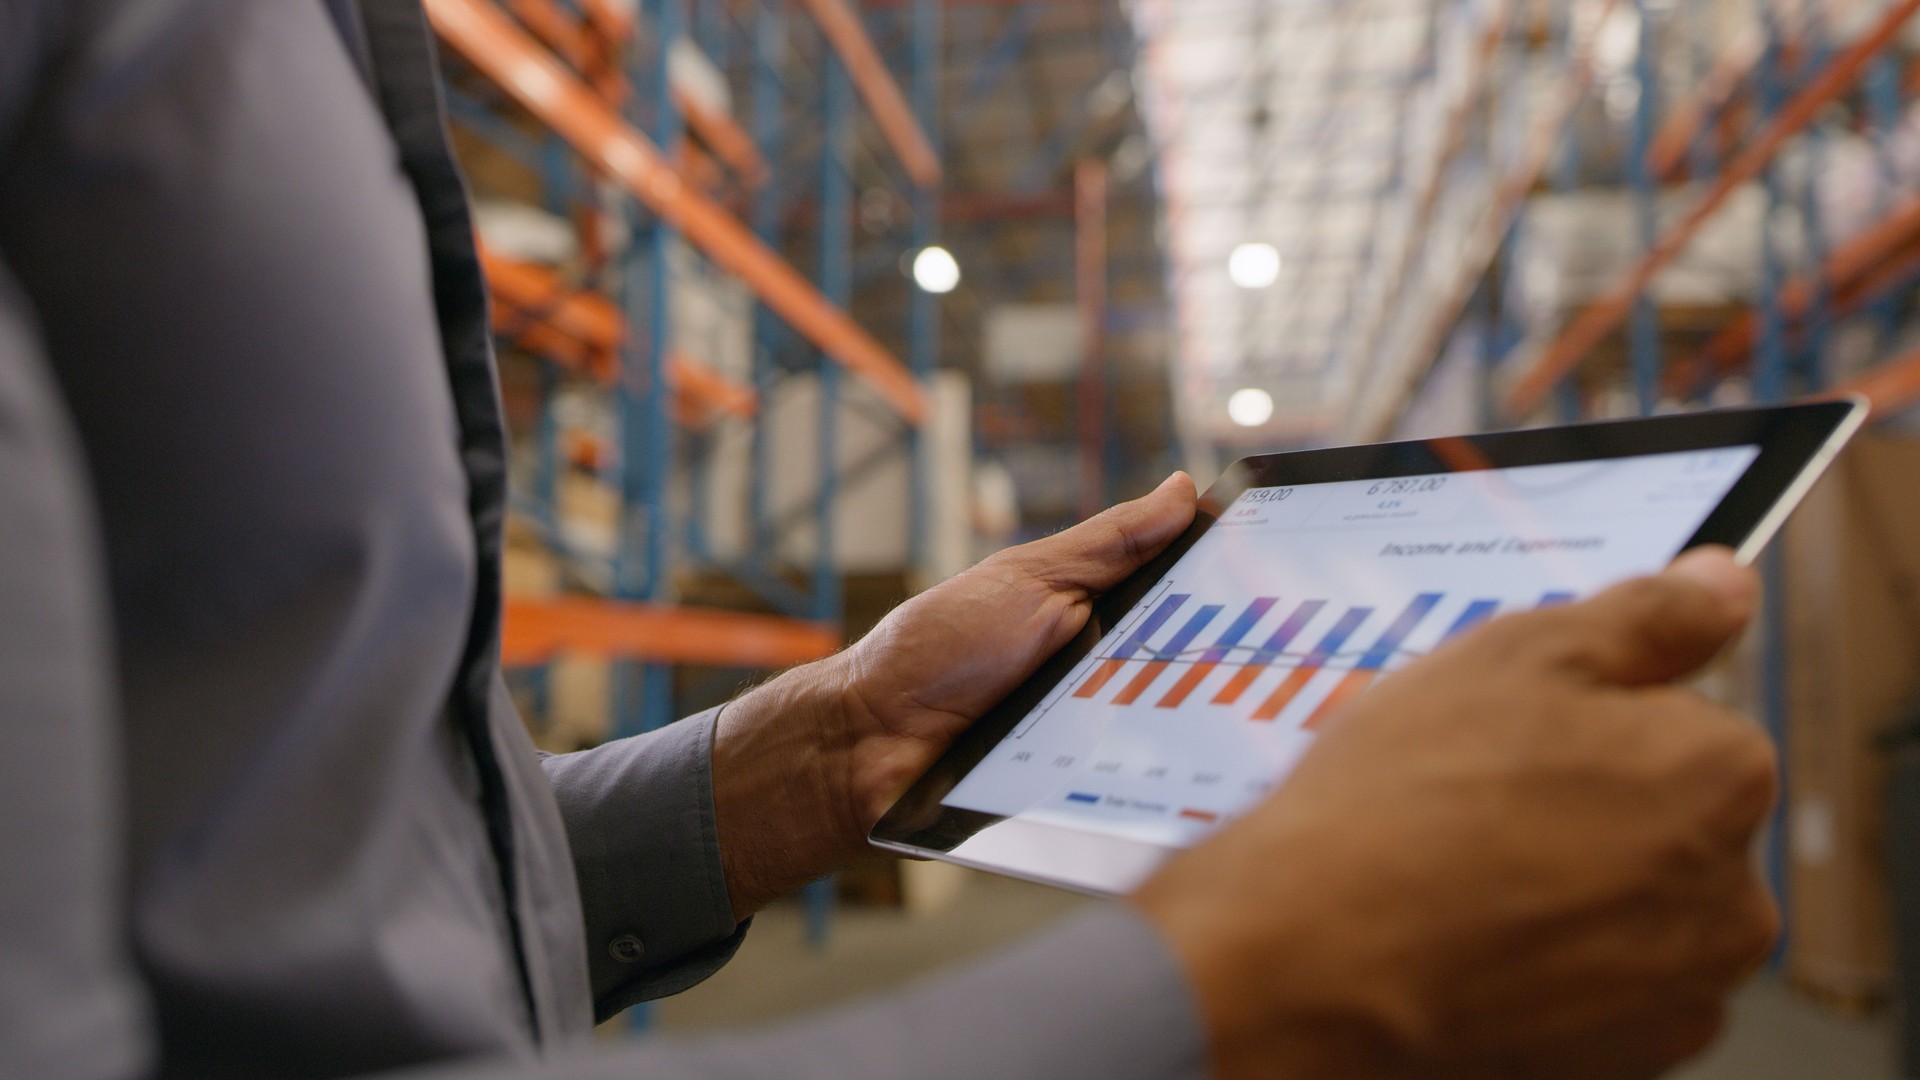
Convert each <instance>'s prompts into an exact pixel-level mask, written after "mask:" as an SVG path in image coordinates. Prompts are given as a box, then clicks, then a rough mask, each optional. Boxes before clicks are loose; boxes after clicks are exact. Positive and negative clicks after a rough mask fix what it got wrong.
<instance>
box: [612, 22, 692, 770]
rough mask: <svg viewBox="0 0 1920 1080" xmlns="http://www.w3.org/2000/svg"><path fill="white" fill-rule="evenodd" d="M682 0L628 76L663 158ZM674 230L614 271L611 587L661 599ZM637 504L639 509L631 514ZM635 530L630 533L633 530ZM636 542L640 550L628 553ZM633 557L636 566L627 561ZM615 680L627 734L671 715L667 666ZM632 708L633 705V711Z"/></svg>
mask: <svg viewBox="0 0 1920 1080" xmlns="http://www.w3.org/2000/svg"><path fill="white" fill-rule="evenodd" d="M684 3H685V0H648V3H647V4H646V5H645V10H646V11H647V12H648V13H650V14H651V15H652V16H653V18H652V28H653V34H652V38H653V43H654V50H653V55H652V56H651V57H649V58H648V61H649V62H650V63H649V66H646V67H643V68H642V69H641V70H637V71H632V72H630V76H631V81H632V83H633V86H634V87H635V89H636V91H639V90H640V89H641V88H645V89H644V91H643V92H637V93H636V94H635V95H634V102H633V109H634V111H635V112H636V114H638V115H635V116H634V117H633V118H632V119H634V120H635V122H637V123H639V124H641V125H642V126H643V129H644V130H646V132H647V134H648V135H649V136H651V137H652V139H653V141H654V144H655V145H656V146H658V147H660V152H661V153H662V154H667V155H671V154H672V153H673V152H674V148H675V147H676V146H678V145H679V143H680V137H681V119H680V115H679V110H678V109H676V108H675V107H674V102H673V93H672V82H671V76H670V75H669V64H668V56H669V53H670V51H671V49H672V48H673V43H674V42H675V41H676V40H678V39H679V36H680V28H681V23H682V15H683V11H682V5H683V4H684ZM674 240H675V231H674V229H673V228H672V227H671V226H669V225H668V224H667V223H666V222H665V221H664V220H662V219H661V218H659V217H658V216H650V217H649V218H648V220H647V221H646V222H645V224H643V225H641V226H639V227H637V228H636V229H635V230H634V232H633V235H632V237H631V238H630V242H629V243H628V245H627V249H626V257H625V260H624V262H625V266H624V270H625V273H623V274H622V276H621V295H622V300H623V304H622V307H623V309H624V310H625V313H626V319H627V325H628V326H629V327H633V328H644V333H630V334H629V335H628V340H627V343H626V345H625V346H624V347H623V351H622V364H621V372H620V388H619V395H618V400H619V404H620V439H621V452H620V475H621V500H620V503H621V518H620V529H619V536H620V539H619V558H618V561H617V564H616V565H617V570H616V574H615V586H616V592H617V593H618V595H619V596H620V597H621V598H622V599H636V600H646V601H656V602H657V601H660V600H664V599H666V598H667V594H668V584H669V580H668V573H669V571H668V565H667V563H668V557H669V554H670V545H671V543H672V538H673V530H672V529H671V528H670V526H669V522H668V521H667V490H668V486H669V483H670V480H671V477H672V476H673V427H672V424H673V412H672V409H671V407H670V406H671V403H670V400H669V394H670V390H669V389H668V386H667V366H668V358H667V357H668V353H669V351H670V350H671V348H672V336H671V334H672V326H671V321H672V313H671V310H670V307H671V304H670V299H671V294H670V289H671V287H672V276H673V268H672V265H671V260H672V252H673V245H674ZM636 508H637V510H638V513H637V514H636V512H635V511H636ZM636 532H637V533H638V534H639V535H638V536H635V533H636ZM636 547H637V548H638V550H637V551H636V550H635V549H636ZM636 558H637V560H638V562H639V566H638V568H637V569H636V568H635V566H634V565H633V564H634V562H635V560H636ZM621 666H622V668H623V669H624V670H622V671H621V672H620V673H619V674H620V676H621V677H620V678H619V679H617V680H616V685H617V686H620V687H622V688H623V689H622V692H620V693H618V694H617V695H616V700H617V701H618V702H619V705H620V708H619V714H618V715H617V716H616V717H615V723H616V731H617V733H618V734H620V735H631V734H634V733H635V732H636V731H647V730H652V729H653V728H657V727H660V726H662V725H664V724H666V723H668V722H669V721H671V720H672V719H673V671H672V669H671V668H670V667H668V666H666V665H664V664H657V663H642V664H640V665H639V672H638V675H639V694H638V698H639V700H638V701H637V702H635V701H634V700H633V695H632V694H630V693H628V692H626V691H625V689H624V688H626V687H629V686H631V683H632V676H633V674H634V672H633V671H632V670H631V669H632V667H633V665H631V664H623V665H621ZM636 705H637V708H636Z"/></svg>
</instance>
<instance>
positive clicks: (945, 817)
mask: <svg viewBox="0 0 1920 1080" xmlns="http://www.w3.org/2000/svg"><path fill="white" fill-rule="evenodd" d="M1865 413H1866V407H1865V404H1864V403H1863V402H1862V401H1860V400H1858V399H1853V398H1845V399H1837V400H1832V401H1821V402H1814V403H1810V404H1801V405H1786V406H1776V407H1768V408H1753V409H1727V410H1719V411H1712V412H1699V413H1689V414H1682V415H1674V416H1662V417H1653V418H1649V419H1633V420H1615V421H1605V422H1600V423H1590V424H1576V425H1571V426H1567V427H1555V428H1534V429H1528V430H1521V431H1505V432H1495V433H1489V434H1481V435H1464V436H1457V437H1451V438H1442V439H1422V440H1415V441H1410V442H1394V443H1375V444H1371V445H1366V446H1349V447H1340V448H1336V449H1329V450H1307V451H1300V452H1296V453H1286V454H1270V455H1266V456H1262V457H1251V458H1245V459H1242V460H1240V461H1237V462H1235V463H1234V464H1233V465H1232V466H1230V467H1229V468H1228V469H1227V471H1226V473H1225V474H1224V475H1223V476H1221V478H1220V480H1219V481H1218V482H1217V483H1215V484H1214V485H1213V486H1212V487H1211V488H1209V489H1207V491H1206V493H1205V494H1204V495H1202V496H1201V497H1200V506H1199V512H1198V514H1197V515H1196V516H1195V519H1194V523H1193V525H1192V526H1191V527H1190V528H1189V529H1188V530H1187V531H1186V532H1185V533H1184V534H1183V535H1182V536H1181V537H1180V538H1179V539H1177V540H1175V541H1174V542H1173V543H1172V544H1171V545H1169V546H1168V547H1167V549H1166V550H1165V551H1163V552H1161V553H1160V554H1159V555H1158V556H1157V557H1155V558H1154V559H1153V561H1151V562H1149V563H1148V564H1147V565H1146V566H1144V567H1142V568H1141V569H1140V570H1139V571H1138V572H1136V573H1135V574H1133V575H1132V576H1131V577H1129V578H1128V579H1127V580H1126V581H1124V582H1122V583H1121V584H1120V585H1119V586H1118V587H1116V588H1115V589H1113V590H1112V591H1111V592H1108V593H1106V594H1105V595H1103V596H1101V597H1100V598H1099V599H1097V600H1096V601H1095V602H1094V605H1093V613H1092V616H1091V618H1089V620H1088V622H1087V626H1086V627H1085V628H1084V629H1083V630H1082V631H1081V633H1080V634H1079V635H1078V636H1077V637H1075V638H1074V640H1073V641H1071V642H1069V643H1068V644H1067V645H1066V646H1065V647H1064V648H1062V649H1061V650H1060V651H1059V652H1057V653H1055V654H1054V655H1053V656H1052V657H1051V658H1050V659H1048V660H1047V661H1046V663H1044V664H1042V665H1041V667H1040V668H1039V670H1038V671H1036V672H1035V673H1034V674H1033V675H1032V676H1031V677H1030V678H1028V679H1027V680H1026V681H1025V682H1024V683H1022V684H1021V685H1020V686H1019V687H1018V688H1016V689H1015V690H1014V691H1013V693H1011V694H1009V695H1008V696H1007V697H1006V698H1005V699H1004V700H1002V701H1001V702H1000V703H999V704H998V705H996V706H994V707H993V708H992V709H991V710H989V711H988V712H987V713H986V715H985V716H983V717H982V718H981V719H980V720H979V722H978V723H976V724H974V725H973V727H972V728H970V729H968V730H967V731H966V732H965V733H964V734H962V735H961V736H960V738H959V739H958V740H957V741H956V742H955V743H954V745H953V746H952V747H951V748H950V749H949V750H948V751H947V753H946V754H945V755H943V756H942V757H941V758H940V760H939V761H938V762H936V763H935V764H934V766H933V767H932V768H931V769H930V770H928V772H927V773H926V774H925V775H923V776H922V777H921V778H920V779H919V780H918V781H917V782H916V783H915V784H914V785H913V787H912V788H910V789H909V790H908V791H907V793H906V794H905V795H903V796H902V797H901V798H900V799H899V800H898V801H897V802H896V803H895V804H894V806H893V807H892V808H891V809H890V810H888V812H887V813H886V814H885V816H883V817H882V818H881V820H880V822H879V824H877V825H876V826H875V827H874V829H873V832H872V834H871V836H870V840H871V841H872V842H873V843H874V844H875V845H876V846H879V847H883V848H887V849H890V850H895V851H902V852H906V853H910V854H916V855H923V856H932V857H935V858H953V852H954V849H955V848H956V847H958V846H959V845H961V844H962V843H965V842H967V841H969V840H972V839H974V838H975V837H977V836H979V835H980V834H981V832H982V830H985V829H987V828H988V827H989V826H993V825H999V824H1002V823H1007V824H1013V823H1018V824H1019V825H1020V826H1021V827H1022V830H1023V833H1024V836H1023V837H1022V843H1023V844H1026V845H1027V846H1028V847H1029V848H1030V847H1031V845H1032V844H1033V843H1039V844H1041V845H1042V846H1044V845H1045V844H1046V843H1047V842H1048V837H1049V835H1050V834H1054V833H1057V834H1058V840H1059V842H1060V843H1061V844H1067V845H1087V844H1104V845H1106V846H1107V847H1110V848H1113V849H1115V850H1114V851H1113V852H1111V853H1110V854H1109V856H1108V857H1111V858H1113V859H1117V860H1118V861H1119V862H1121V863H1126V864H1128V868H1127V869H1124V870H1120V871H1116V872H1115V873H1114V874H1112V875H1107V874H1104V873H1101V872H1099V871H1094V872H1091V873H1088V872H1084V871H1083V872H1080V873H1077V874H1076V873H1050V872H1048V871H1045V870H1041V869H1036V868H1035V867H1033V866H1025V865H1011V864H1009V865H996V864H994V863H992V862H988V861H982V860H980V859H978V858H975V859H967V858H954V861H958V862H963V863H969V864H971V865H978V866H981V867H983V868H985V869H989V870H994V871H997V872H1001V873H1009V874H1012V875H1014V876H1018V877H1026V878H1030V879H1034V880H1039V881H1044V882H1047V883H1049V884H1055V885H1061V886H1064V887H1067V888H1077V889H1081V890H1083V891H1091V892H1096V893H1100V892H1112V891H1118V887H1120V886H1121V885H1122V884H1123V882H1124V879H1126V878H1128V877H1129V876H1130V875H1133V874H1134V871H1135V869H1137V867H1136V866H1135V865H1134V864H1139V863H1141V861H1142V857H1143V855H1144V853H1145V852H1147V851H1149V850H1151V851H1156V852H1159V853H1161V854H1164V853H1165V851H1166V849H1158V848H1153V849H1149V848H1148V846H1147V845H1141V844H1137V843H1134V842H1127V841H1119V842H1116V841H1110V840H1095V839H1093V838H1094V837H1096V836H1097V834H1092V833H1085V832H1081V831H1078V830H1073V829H1067V828H1061V827H1057V826H1048V825H1040V824H1036V823H1032V822H1024V821H1019V819H1016V818H1007V817H1002V816H1000V815H996V814H987V813H982V812H980V811H976V810H964V809H961V808H959V807H952V806H946V805H944V804H943V803H942V800H943V799H945V798H946V796H947V794H948V793H949V792H950V791H952V790H953V787H954V785H956V784H958V783H959V781H960V780H961V778H963V777H964V776H966V774H967V773H968V772H970V771H971V770H972V769H973V768H974V766H976V765H977V764H979V762H980V761H981V759H982V758H984V757H985V756H986V754H987V753H988V751H990V750H991V749H992V748H993V746H994V745H995V744H996V743H998V742H999V741H1000V740H1001V739H1003V738H1005V737H1006V736H1007V734H1008V733H1009V732H1011V731H1012V730H1013V729H1014V727H1015V726H1017V725H1018V724H1019V722H1020V721H1021V720H1022V719H1023V718H1024V717H1025V716H1026V715H1027V714H1028V713H1029V712H1030V711H1031V710H1032V709H1033V708H1034V707H1036V706H1037V705H1039V704H1040V702H1041V700H1042V699H1043V698H1045V697H1046V695H1047V694H1048V693H1049V692H1050V691H1051V690H1052V689H1053V687H1054V686H1055V685H1057V684H1058V683H1059V681H1060V680H1061V679H1063V678H1065V677H1066V676H1067V675H1068V673H1069V672H1071V671H1072V670H1073V667H1074V665H1076V664H1078V663H1079V662H1080V660H1081V659H1082V658H1083V657H1085V656H1086V654H1087V652H1088V651H1089V650H1091V649H1092V648H1093V647H1094V646H1095V645H1096V644H1097V643H1098V642H1099V641H1100V639H1101V638H1102V637H1104V636H1105V635H1106V633H1107V631H1108V630H1109V629H1110V628H1111V627H1112V626H1113V625H1115V624H1116V623H1117V622H1118V621H1119V620H1120V619H1122V618H1124V617H1125V616H1126V614H1127V613H1128V612H1129V611H1131V610H1132V608H1133V607H1134V605H1135V604H1137V603H1138V602H1139V601H1140V600H1141V598H1142V597H1144V596H1145V595H1146V594H1147V593H1148V592H1149V591H1150V590H1151V589H1152V588H1153V586H1154V585H1155V584H1156V583H1158V582H1159V580H1160V579H1161V578H1162V577H1164V576H1165V575H1166V574H1167V572H1168V571H1169V570H1170V569H1172V567H1173V564H1174V563H1176V562H1178V561H1179V560H1180V558H1181V556H1183V555H1185V554H1186V553H1187V551H1188V549H1190V548H1191V547H1192V546H1193V545H1194V543H1195V542H1197V541H1198V540H1199V539H1200V537H1202V536H1204V535H1206V532H1207V530H1208V529H1209V528H1211V527H1212V525H1213V523H1214V522H1215V521H1216V520H1218V518H1219V516H1220V514H1221V513H1222V512H1223V511H1224V510H1225V509H1226V507H1227V506H1229V505H1230V504H1231V503H1232V502H1233V501H1234V500H1235V499H1236V498H1238V497H1239V496H1240V494H1241V493H1242V492H1244V491H1246V490H1247V489H1248V488H1253V487H1278V486H1285V485H1300V484H1323V483H1334V482H1339V481H1352V480H1374V479H1386V478H1391V477H1401V476H1423V475H1431V474H1436V473H1451V472H1474V471H1479V470H1483V469H1507V468H1514V467H1517V466H1525V465H1553V464H1562V463H1566V462H1575V461H1597V460H1606V459H1609V458H1622V457H1640V456H1645V455H1651V454H1665V453H1680V452H1686V451H1690V450H1710V449H1714V448H1717V447H1732V446H1758V447H1759V448H1760V453H1759V456H1758V457H1757V458H1755V459H1754V461H1753V463H1752V464H1751V465H1749V466H1748V467H1747V470H1746V472H1745V473H1744V474H1742V476H1741V477H1740V479H1739V480H1738V481H1737V482H1736V483H1735V484H1734V486H1733V488H1732V489H1731V490H1729V491H1728V493H1727V495H1726V496H1725V498H1723V499H1722V500H1721V501H1720V503H1719V505H1718V506H1716V507H1715V508H1714V510H1713V511H1712V513H1710V514H1709V515H1708V516H1707V519H1706V520H1705V521H1704V522H1702V523H1701V525H1700V528H1699V529H1698V530H1697V531H1696V532H1695V533H1694V535H1693V536H1692V537H1691V538H1689V539H1688V541H1687V542H1686V544H1685V545H1684V546H1683V547H1682V550H1686V549H1687V548H1693V547H1699V546H1701V545H1706V544H1722V545H1725V546H1727V547H1730V548H1733V549H1734V550H1735V552H1736V553H1737V554H1738V555H1739V557H1741V558H1742V559H1743V560H1746V561H1750V560H1751V559H1752V558H1753V556H1754V555H1755V554H1757V552H1758V550H1759V549H1760V548H1761V547H1762V546H1764V545H1765V543H1766V542H1767V541H1768V540H1769V539H1771V537H1772V535H1773V533H1774V531H1776V530H1777V529H1778V528H1779V526H1780V523H1781V522H1782V521H1783V520H1784V519H1785V517H1786V514H1787V513H1788V512H1789V511H1790V510H1791V509H1792V508H1793V506H1794V505H1795V504H1797V503H1798V502H1799V499H1800V496H1801V495H1804V494H1805V491H1806V489H1807V488H1809V487H1811V485H1812V483H1813V481H1814V480H1815V479H1817V478H1818V476H1819V474H1820V473H1821V472H1822V471H1823V470H1824V469H1825V467H1826V465H1827V464H1828V463H1829V462H1830V461H1831V460H1832V457H1833V455H1834V454H1836V453H1837V452H1838V451H1839V449H1840V447H1841V445H1843V444H1844V443H1845V441H1846V439H1847V438H1849V437H1850V436H1851V435H1852V434H1853V432H1854V431H1855V430H1857V429H1858V427H1859V426H1860V424H1861V423H1862V422H1863V421H1864V419H1865ZM1134 849H1140V850H1134ZM1026 861H1029V860H1027V859H1025V858H1016V859H1015V860H1014V862H1016V863H1018V862H1026ZM1096 861H1097V859H1096Z"/></svg>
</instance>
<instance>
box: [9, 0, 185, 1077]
mask: <svg viewBox="0 0 1920 1080" xmlns="http://www.w3.org/2000/svg"><path fill="white" fill-rule="evenodd" d="M8 4H9V0H0V84H4V83H5V82H6V81H7V80H8V78H9V75H10V66H9V65H10V63H11V61H12V60H13V59H15V56H14V55H13V53H14V50H13V49H10V48H9V47H8V45H9V42H8V35H9V34H11V33H14V32H16V31H18V30H20V29H21V27H20V24H19V22H18V21H17V20H18V19H19V18H20V15H21V12H20V9H19V7H18V6H17V5H15V6H8ZM29 6H30V5H29ZM6 99H7V87H6V86H4V85H0V168H3V167H4V164H5V156H6V153H5V149H4V147H5V141H4V139H5V133H6V124H5V115H4V111H5V110H6V109H7V108H8V101H7V100H6ZM87 491H88V485H87V484H86V482H85V478H84V472H83V466H82V464H81V455H80V452H79V449H78V447H77V445H76V441H75V439H74V436H73V433H72V431H71V429H70V427H69V424H68V419H67V413H66V408H65V405H64V403H63V402H62V401H61V399H60V396H59V394H58V391H57V390H56V389H55V386H54V382H53V379H52V377H51V375H50V374H49V372H48V368H47V364H46V361H45V357H44V356H43V354H42V352H41V350H40V348H39V345H38V340H37V335H36V332H35V330H34V323H33V319H32V317H31V313H30V311H29V309H28V304H27V301H26V300H25V298H24V296H23V294H22V293H21V291H20V290H19V288H18V286H17V285H16V283H15V281H14V279H13V277H12V276H11V274H10V273H9V272H8V271H7V269H6V265H5V263H4V261H0V740H3V741H0V867H4V868H5V870H4V871H3V872H0V1076H59V1077H70V1078H73V1080H124V1078H126V1077H132V1076H138V1075H142V1074H144V1073H146V1072H147V1070H148V1069H149V1068H150V1066H151V1063H152V1060H153V1049H154V1048H153V1036H152V1029H151V1025H150V1021H149V1017H148V1013H147V1008H146V1000H145V996H144V993H143V991H142V988H141V984H140V981H139V979H138V978H137V976H136V975H135V974H134V969H133V963H132V959H131V956H130V947H129V944H128V941H127V938H126V929H125V928H126V920H125V911H124V909H123V899H122V898H123V896H124V893H123V891H122V887H121V881H120V877H119V866H120V852H121V840H122V819H121V817H120V814H121V808H120V804H119V798H118V794H119V776H120V774H119V768H118V755H117V739H118V727H117V720H116V713H115V701H114V694H113V691H112V689H111V687H112V685H113V671H112V666H111V663H110V660H109V646H108V640H109V634H108V628H107V621H106V617H105V610H106V607H105V601H104V598H103V593H104V588H103V583H102V572H101V568H100V559H101V551H100V546H99V538H98V531H97V528H96V526H95V524H94V521H93V510H92V507H91V506H90V505H89V504H88V502H87V496H86V494H85V493H86V492H87Z"/></svg>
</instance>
